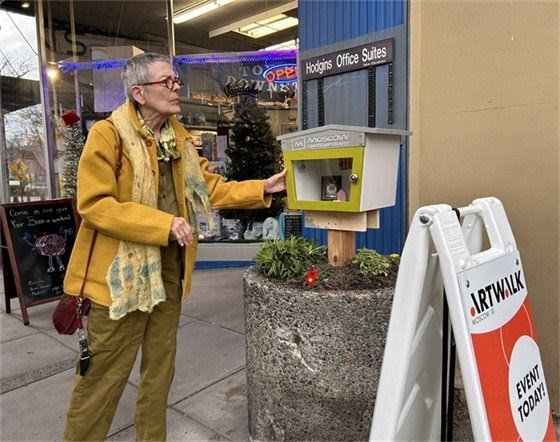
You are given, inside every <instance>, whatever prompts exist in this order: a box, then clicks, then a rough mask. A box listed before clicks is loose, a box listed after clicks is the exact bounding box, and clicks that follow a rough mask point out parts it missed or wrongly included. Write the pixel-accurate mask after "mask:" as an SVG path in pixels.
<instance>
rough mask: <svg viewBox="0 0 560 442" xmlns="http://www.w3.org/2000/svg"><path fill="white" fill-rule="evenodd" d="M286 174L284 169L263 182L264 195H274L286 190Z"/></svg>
mask: <svg viewBox="0 0 560 442" xmlns="http://www.w3.org/2000/svg"><path fill="white" fill-rule="evenodd" d="M286 172H287V170H286V169H284V170H282V172H279V173H277V174H276V175H272V176H271V177H270V178H267V179H266V180H265V181H264V193H276V192H282V191H283V190H286Z"/></svg>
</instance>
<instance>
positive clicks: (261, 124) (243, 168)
mask: <svg viewBox="0 0 560 442" xmlns="http://www.w3.org/2000/svg"><path fill="white" fill-rule="evenodd" d="M268 119H269V117H268V115H267V114H266V111H265V109H263V108H262V107H260V106H258V105H257V103H256V102H255V99H254V98H253V97H252V96H244V97H242V98H241V101H240V103H239V104H237V105H236V108H235V120H234V121H235V124H233V127H232V135H231V138H230V141H231V144H230V145H229V146H228V147H227V149H226V154H227V156H228V158H229V161H228V163H227V171H226V174H225V177H226V179H227V180H228V181H243V180H259V179H266V178H268V177H270V176H271V175H274V174H275V173H277V172H279V171H280V169H281V150H280V144H279V143H278V141H276V139H275V138H274V136H273V135H272V130H271V128H270V124H269V123H268ZM281 211H282V196H281V195H279V194H275V195H274V196H273V199H272V204H271V206H270V208H268V209H257V210H220V215H221V216H222V217H223V218H233V219H239V220H240V221H241V224H242V226H243V230H245V228H246V227H247V225H248V224H249V223H251V222H253V221H264V220H265V219H266V218H268V217H270V216H272V217H276V216H278V215H279V214H280V212H281Z"/></svg>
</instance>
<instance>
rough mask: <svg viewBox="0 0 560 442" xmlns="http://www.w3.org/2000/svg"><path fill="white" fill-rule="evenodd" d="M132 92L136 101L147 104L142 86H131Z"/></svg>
mask: <svg viewBox="0 0 560 442" xmlns="http://www.w3.org/2000/svg"><path fill="white" fill-rule="evenodd" d="M130 94H131V95H132V98H134V101H136V102H137V103H138V104H145V103H146V99H145V98H144V88H143V87H142V86H138V85H134V86H132V87H131V88H130Z"/></svg>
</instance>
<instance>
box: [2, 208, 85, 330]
mask: <svg viewBox="0 0 560 442" xmlns="http://www.w3.org/2000/svg"><path fill="white" fill-rule="evenodd" d="M0 218H1V220H2V261H3V262H2V270H3V273H4V296H5V301H6V312H7V313H10V311H11V309H10V299H11V298H15V297H16V296H17V297H18V298H19V302H20V306H21V311H22V316H23V322H24V324H25V325H28V324H29V317H28V315H27V307H30V306H33V305H37V304H43V303H45V302H50V301H54V300H57V299H58V298H59V297H60V296H61V295H62V284H63V280H64V274H65V272H66V266H67V265H68V260H69V258H70V252H71V251H72V247H73V246H74V241H75V238H76V231H77V229H78V214H77V212H76V208H75V206H74V200H72V199H58V200H47V201H32V202H27V203H14V204H3V205H1V206H0ZM14 289H15V293H14Z"/></svg>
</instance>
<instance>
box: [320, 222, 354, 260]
mask: <svg viewBox="0 0 560 442" xmlns="http://www.w3.org/2000/svg"><path fill="white" fill-rule="evenodd" d="M327 240H328V256H329V264H330V265H332V266H334V267H342V266H343V265H345V264H347V263H348V262H349V261H350V260H351V259H352V258H353V257H354V256H355V255H356V232H350V231H347V230H329V231H328V233H327Z"/></svg>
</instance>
